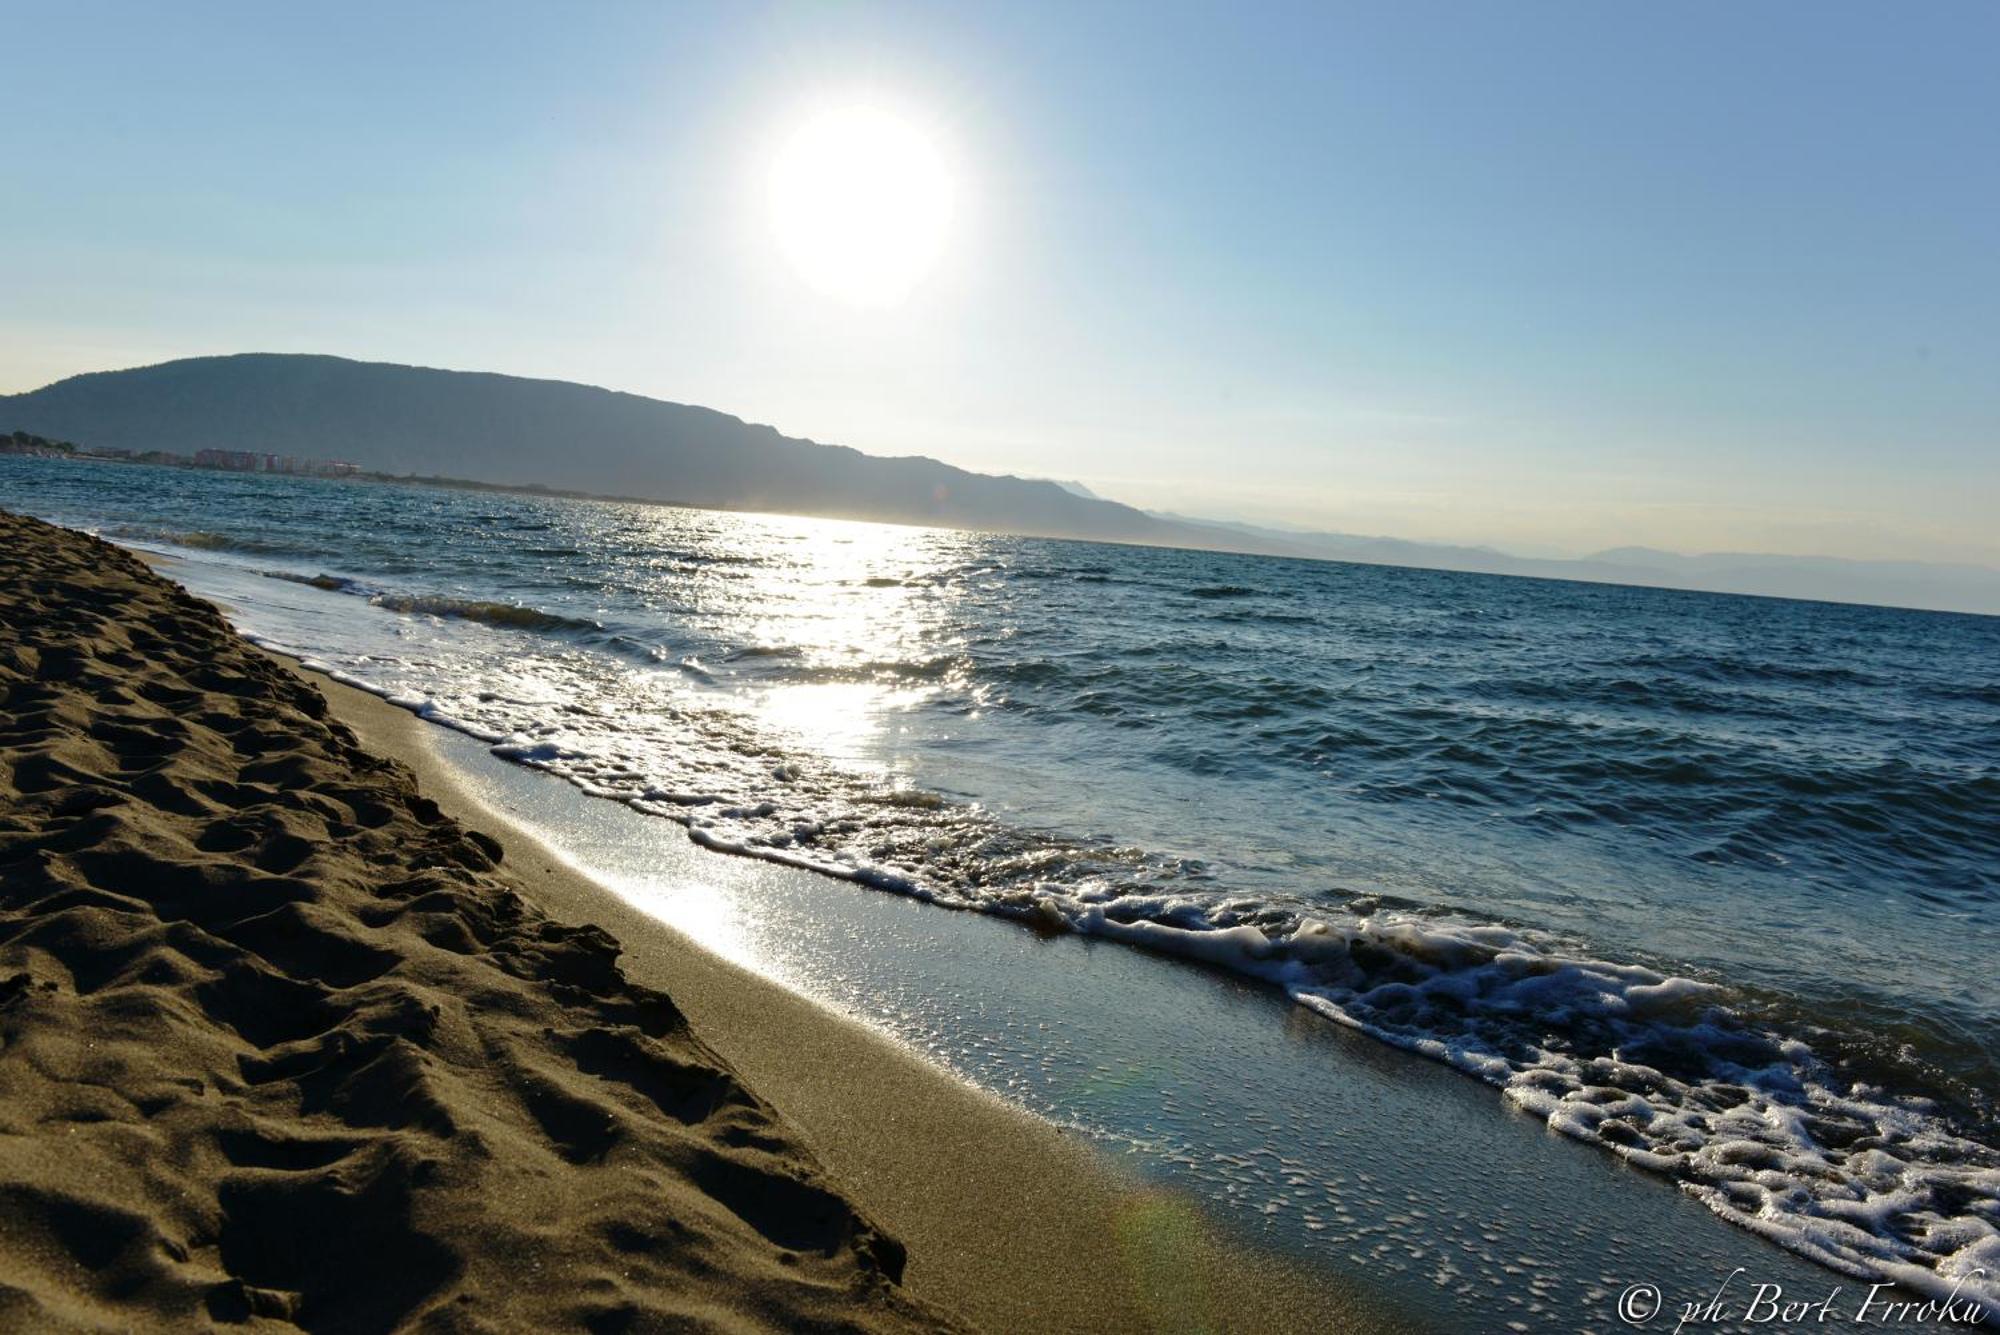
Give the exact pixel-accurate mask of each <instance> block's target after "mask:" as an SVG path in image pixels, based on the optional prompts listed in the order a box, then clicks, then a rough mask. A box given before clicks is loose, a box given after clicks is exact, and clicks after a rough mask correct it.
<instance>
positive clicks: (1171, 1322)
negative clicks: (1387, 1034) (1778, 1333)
mask: <svg viewBox="0 0 2000 1335" xmlns="http://www.w3.org/2000/svg"><path fill="white" fill-rule="evenodd" d="M270 657H272V659H273V660H274V661H276V662H278V663H280V664H282V665H284V666H285V667H287V668H288V669H289V670H292V671H295V672H297V673H298V674H299V675H301V676H303V677H305V678H306V679H308V680H310V681H311V682H312V683H313V684H314V685H315V686H317V687H318V688H319V689H320V691H321V692H322V693H323V694H324V695H325V696H326V698H327V701H328V703H329V704H330V705H331V706H332V709H333V713H334V716H335V717H337V718H339V719H340V720H341V721H342V722H344V723H346V724H347V725H348V726H349V727H350V728H352V729H353V730H354V732H355V734H356V735H357V736H358V737H359V738H360V740H361V742H362V744H363V745H364V746H365V747H366V748H367V749H368V750H370V751H372V752H374V753H376V754H379V755H383V756H387V757H389V758H391V759H394V760H397V761H399V762H401V763H402V764H404V765H406V766H408V767H409V768H410V769H411V770H412V771H413V772H414V773H415V774H416V775H417V778H418V783H419V786H420V787H421V788H422V789H423V791H424V792H425V793H426V795H428V796H429V797H430V798H431V799H432V800H434V801H436V802H437V803H438V805H439V806H440V807H441V808H442V809H443V810H444V811H445V812H447V813H448V814H450V815H452V816H454V817H455V818H457V819H459V820H461V821H463V822H464V823H466V824H467V825H469V826H471V827H473V828H477V829H481V830H485V831H488V832H490V833H492V834H494V835H496V836H497V837H498V838H499V840H500V842H501V844H502V846H503V847H505V848H506V849H508V850H509V854H510V856H509V860H508V865H509V866H510V868H511V870H512V871H513V872H514V874H515V875H516V876H518V877H519V878H520V879H521V880H522V881H523V883H524V884H525V885H526V886H527V888H528V891H529V893H530V895H531V896H532V897H533V899H534V901H535V902H536V903H537V905H538V906H540V907H541V908H543V909H544V910H545V911H546V912H548V913H550V914H551V915H552V916H554V917H556V918H558V919H561V920H563V921H569V922H583V921H589V922H592V923H595V924H597V925H599V926H601V927H603V928H605V929H606V930H607V931H609V932H610V933H611V934H612V935H613V936H614V937H615V938H617V939H618V941H619V942H620V943H621V944H622V945H623V946H624V948H625V954H624V955H623V957H622V962H623V964H624V967H625V969H626V971H627V972H628V973H630V974H631V975H632V976H633V977H634V978H635V979H637V980H638V981H641V982H643V983H646V984H647V985H650V986H656V987H660V988H662V989H664V990H667V991H669V992H670V993H671V995H672V996H673V997H674V998H675V1001H676V1003H677V1004H678V1005H680V1006H681V1008H682V1009H683V1010H684V1011H686V1013H687V1014H688V1016H689V1018H690V1020H691V1021H692V1023H693V1025H694V1027H695V1029H696V1031H697V1032H698V1033H700V1034H701V1035H702V1037H703V1038H704V1040H706V1041H707V1042H708V1043H709V1044H711V1045H712V1046H713V1047H714V1048H715V1049H716V1050H717V1051H718V1052H720V1053H721V1054H722V1055H723V1056H724V1057H725V1058H726V1059H727V1060H728V1061H729V1062H730V1063H731V1064H732V1065H733V1066H734V1067H735V1068H736V1069H737V1070H739V1071H741V1072H742V1073H743V1074H744V1077H745V1079H746V1080H747V1081H748V1082H749V1083H750V1084H751V1085H752V1086H753V1087H754V1088H755V1089H756V1090H757V1091H758V1093H759V1094H760V1095H761V1096H762V1097H763V1098H765V1099H767V1100H769V1101H770V1102H771V1103H772V1104H774V1105H775V1106H776V1107H777V1108H778V1110H779V1112H780V1113H781V1114H782V1115H783V1116H784V1117H785V1118H786V1119H787V1120H788V1121H789V1122H790V1123H791V1124H792V1125H793V1126H794V1127H796V1128H798V1129H799V1130H800V1131H801V1132H802V1133H803V1136H804V1139H805V1140H806V1142H807V1143H808V1144H809V1145H810V1146H811V1147H812V1149H813V1150H814V1152H815V1154H816V1156H817V1157H818V1158H819V1160H820V1162H822V1163H823V1164H824V1165H825V1166H826V1167H827V1169H828V1170H829V1171H830V1172H831V1173H832V1174H833V1175H834V1176H835V1177H836V1178H837V1179H839V1180H840V1181H841V1182H842V1184H843V1185H844V1186H845V1187H846V1188H848V1189H849V1190H850V1191H851V1193H852V1194H853V1195H854V1196H855V1198H856V1199H857V1200H858V1201H859V1202H860V1203H861V1204H862V1206H863V1208H864V1209H865V1210H867V1212H868V1213H869V1214H870V1216H871V1217H872V1218H875V1219H877V1220H879V1221H880V1222H881V1224H882V1226H883V1227H884V1229H885V1230H886V1231H888V1232H889V1233H890V1234H891V1235H892V1236H894V1237H896V1238H898V1239H899V1240H901V1241H902V1242H903V1243H904V1244H905V1245H906V1247H907V1248H908V1252H909V1261H908V1265H907V1269H906V1271H905V1274H904V1283H905V1284H906V1285H907V1286H908V1287H909V1289H910V1291H911V1292H912V1293H913V1294H914V1295H916V1296H918V1297H920V1298H922V1299H925V1300H926V1301H930V1302H933V1303H936V1304H938V1305H939V1306H941V1307H945V1308H948V1309H950V1310H953V1311H956V1312H958V1313H961V1314H962V1315H964V1316H965V1317H966V1318H967V1319H968V1320H971V1321H973V1322H974V1323H976V1324H978V1325H980V1326H983V1327H986V1328H990V1329H994V1330H1007V1329H1028V1328H1035V1329H1044V1330H1134V1331H1139V1330H1157V1329H1167V1328H1171V1329H1213V1330H1237V1329H1243V1330H1269V1331H1287V1330H1298V1331H1307V1330H1312V1331H1340V1330H1364V1329H1381V1328H1388V1327H1391V1326H1393V1325H1394V1324H1396V1320H1395V1316H1394V1314H1393V1313H1390V1312H1387V1311H1381V1310H1372V1311H1371V1310H1369V1309H1370V1307H1371V1305H1372V1304H1371V1303H1370V1302H1369V1300H1367V1299H1365V1298H1364V1297H1363V1296H1362V1295H1359V1294H1355V1293H1335V1292H1333V1291H1331V1290H1332V1287H1333V1286H1334V1285H1335V1284H1336V1283H1337V1281H1335V1280H1333V1279H1332V1278H1331V1277H1329V1276H1326V1275H1323V1274H1318V1273H1312V1272H1309V1271H1307V1270H1306V1269H1305V1268H1304V1267H1302V1266H1298V1265H1296V1264H1294V1263H1292V1262H1290V1261H1289V1260H1287V1259H1285V1258H1281V1257H1277V1256H1272V1255H1267V1254H1265V1253H1263V1252H1261V1251H1258V1250H1255V1249H1253V1248H1250V1247H1247V1246H1244V1245H1242V1244H1239V1243H1237V1242H1235V1241H1234V1240H1232V1239H1228V1238H1226V1237H1224V1236H1222V1234H1221V1233H1220V1231H1219V1230H1218V1229H1217V1227H1216V1226H1215V1225H1214V1224H1212V1223H1210V1222H1209V1221H1208V1220H1206V1219H1205V1218H1203V1217H1202V1215H1201V1214H1200V1212H1199V1210H1198V1209H1197V1207H1196V1206H1194V1205H1193V1204H1192V1203H1191V1202H1190V1201H1189V1200H1187V1199H1184V1198H1183V1197H1181V1196H1180V1195H1179V1194H1178V1193H1177V1192H1175V1191H1173V1190H1171V1189H1170V1188H1165V1187H1161V1186H1157V1185H1153V1184H1149V1183H1145V1182H1142V1181H1140V1180H1139V1179H1138V1178H1137V1177H1135V1176H1133V1175H1132V1174H1130V1173H1129V1172H1128V1171H1126V1170H1124V1169H1123V1168H1121V1167H1120V1166H1119V1165H1117V1164H1116V1163H1115V1162H1113V1161H1112V1160H1110V1159H1109V1158H1108V1157H1107V1156H1106V1155H1105V1154H1104V1153H1103V1152H1102V1151H1100V1150H1097V1149H1096V1148H1094V1147H1092V1146H1090V1145H1088V1144H1086V1143H1084V1142H1082V1141H1080V1140H1077V1139H1075V1138H1073V1137H1071V1136H1070V1135H1068V1134H1066V1133H1065V1132H1063V1131H1062V1130H1060V1129H1058V1128H1057V1127H1056V1126H1054V1125H1053V1124H1051V1123H1049V1122H1046V1121H1043V1120H1042V1119H1040V1118H1037V1117H1035V1116H1034V1115H1033V1114H1031V1113H1029V1112H1026V1111H1024V1110H1022V1109H1019V1108H1016V1107H1014V1106H1012V1105H1010V1104H1007V1103H1005V1102H1003V1101H1002V1100H1001V1099H999V1098H997V1097H995V1096H994V1095H992V1094H989V1093H987V1092H986V1091H984V1090H981V1089H978V1088H976V1087H974V1086H972V1085H970V1084H968V1083H967V1082H965V1081H963V1080H961V1079H960V1078H958V1077H957V1076H955V1075H953V1074H951V1073H950V1072H948V1071H945V1070H943V1069H941V1068H939V1067H937V1066H935V1065H933V1064H932V1063H930V1062H928V1061H926V1060H925V1059H924V1058H922V1057H920V1056H918V1055H917V1054H915V1053H913V1052H911V1051H910V1050H908V1049H907V1048H905V1047H903V1046H902V1045H901V1044H898V1043H897V1042H896V1041H895V1040H894V1039H892V1038H890V1037H888V1036H886V1035H884V1034H882V1033H880V1032H878V1031H876V1030H874V1029H872V1028H870V1027H869V1026H867V1025H865V1024H863V1023H862V1022H860V1021H858V1020H854V1019H851V1018H848V1017H846V1016H843V1015H840V1014H837V1013H835V1012H833V1011H831V1010H829V1009H827V1008H825V1007H824V1006H822V1005H820V1004H818V1003H817V1002H815V1001H813V1000H811V999H809V998H806V997H803V996H800V995H799V994H797V993H794V992H792V991H790V990H788V989H787V988H785V987H784V986H783V985H782V984H779V983H777V982H774V981H772V980H770V979H767V978H764V977H762V976H760V975H758V974H756V973H754V972H752V971H751V970H749V969H746V968H744V967H742V966H740V965H737V964H734V963H731V962H729V961H727V960H725V959H723V958H721V957H720V956H717V955H715V954H713V953H711V952H710V951H708V950H707V949H706V948H705V947H703V946H701V945H699V944H697V943H695V942H694V941H692V940H690V939H689V938H688V937H686V936H685V935H683V934H682V933H681V932H679V931H677V930H675V929H674V928H672V927H670V926H668V925H667V924H665V923H663V922H661V921H659V920H658V919H656V918H653V917H652V916H650V915H648V914H647V913H646V912H645V911H644V910H643V909H640V908H638V907H636V906H634V905H633V904H631V903H629V902H628V901H626V900H625V899H623V898H622V897H620V896H619V895H618V893H617V892H616V891H615V890H613V889H611V888H610V887H608V886H606V885H603V884H601V883H599V882H598V881H596V880H595V879H593V878H591V877H590V876H588V875H586V874H585V873H583V872H581V871H578V870H576V869H575V868H573V867H571V866H570V865H569V864H568V863H567V861H566V860H565V858H564V856H563V855H562V854H561V853H560V852H558V851H557V850H554V849H552V848H550V847H549V846H548V845H547V844H545V843H544V842H542V841H541V840H540V839H539V838H538V837H537V836H535V835H534V834H533V833H532V832H530V831H528V830H526V829H523V828H522V827H521V826H519V825H518V824H516V823H515V822H514V821H513V820H512V819H510V818H509V817H508V816H507V815H506V814H505V813H503V812H500V811H497V810H495V809H494V808H493V807H492V806H491V805H489V804H487V803H484V802H482V801H480V800H479V799H478V798H477V797H475V796H473V795H472V794H471V793H470V792H469V791H468V788H467V786H466V785H465V784H464V783H463V782H462V781H461V780H460V779H459V778H458V776H457V774H456V772H455V771H454V770H453V768H452V766H451V765H450V763H449V762H447V761H445V760H443V759H442V758H441V757H440V756H439V755H438V753H437V749H436V747H435V746H434V745H433V744H432V743H433V741H434V740H435V739H434V737H433V734H434V733H436V732H437V731H438V729H437V727H436V725H434V724H429V723H426V722H425V721H423V720H422V719H420V718H418V717H416V716H415V715H414V714H412V713H410V712H409V711H408V710H405V709H402V708H399V707H398V706H395V705H392V704H390V703H388V702H387V701H385V700H383V699H381V698H380V697H379V696H375V695H371V694H369V693H368V692H365V691H361V690H357V689H355V688H353V687H350V686H346V685H344V684H342V683H340V682H337V681H334V680H333V679H331V678H329V677H327V676H325V675H324V674H322V673H319V672H315V671H312V670H310V669H306V668H302V667H300V666H299V665H298V664H297V663H296V662H294V661H293V660H290V659H287V658H285V657H283V656H282V655H278V654H275V653H274V654H271V655H270ZM699 852H700V855H701V856H702V857H710V858H721V857H724V856H726V855H724V854H720V853H714V852H710V851H708V850H699ZM828 885H829V889H836V888H838V889H843V890H846V889H851V887H845V886H841V885H840V883H838V882H836V881H833V880H831V879H829V881H828ZM802 1051H809V1052H810V1053H811V1056H810V1058H809V1059H808V1060H803V1061H801V1060H798V1057H799V1056H800V1054H801V1052H802ZM940 1160H942V1161H944V1162H947V1163H948V1164H949V1167H948V1169H944V1170H943V1171H939V1170H938V1169H936V1168H934V1167H933V1166H932V1165H933V1164H936V1163H938V1162H939V1161H940ZM1204 1300H1206V1302H1205V1301H1204ZM1209 1302H1212V1303H1213V1304H1214V1305H1213V1306H1212V1307H1211V1308H1210V1309H1209V1310H1207V1311H1203V1310H1201V1309H1202V1307H1203V1306H1205V1305H1207V1303H1209Z"/></svg>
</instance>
